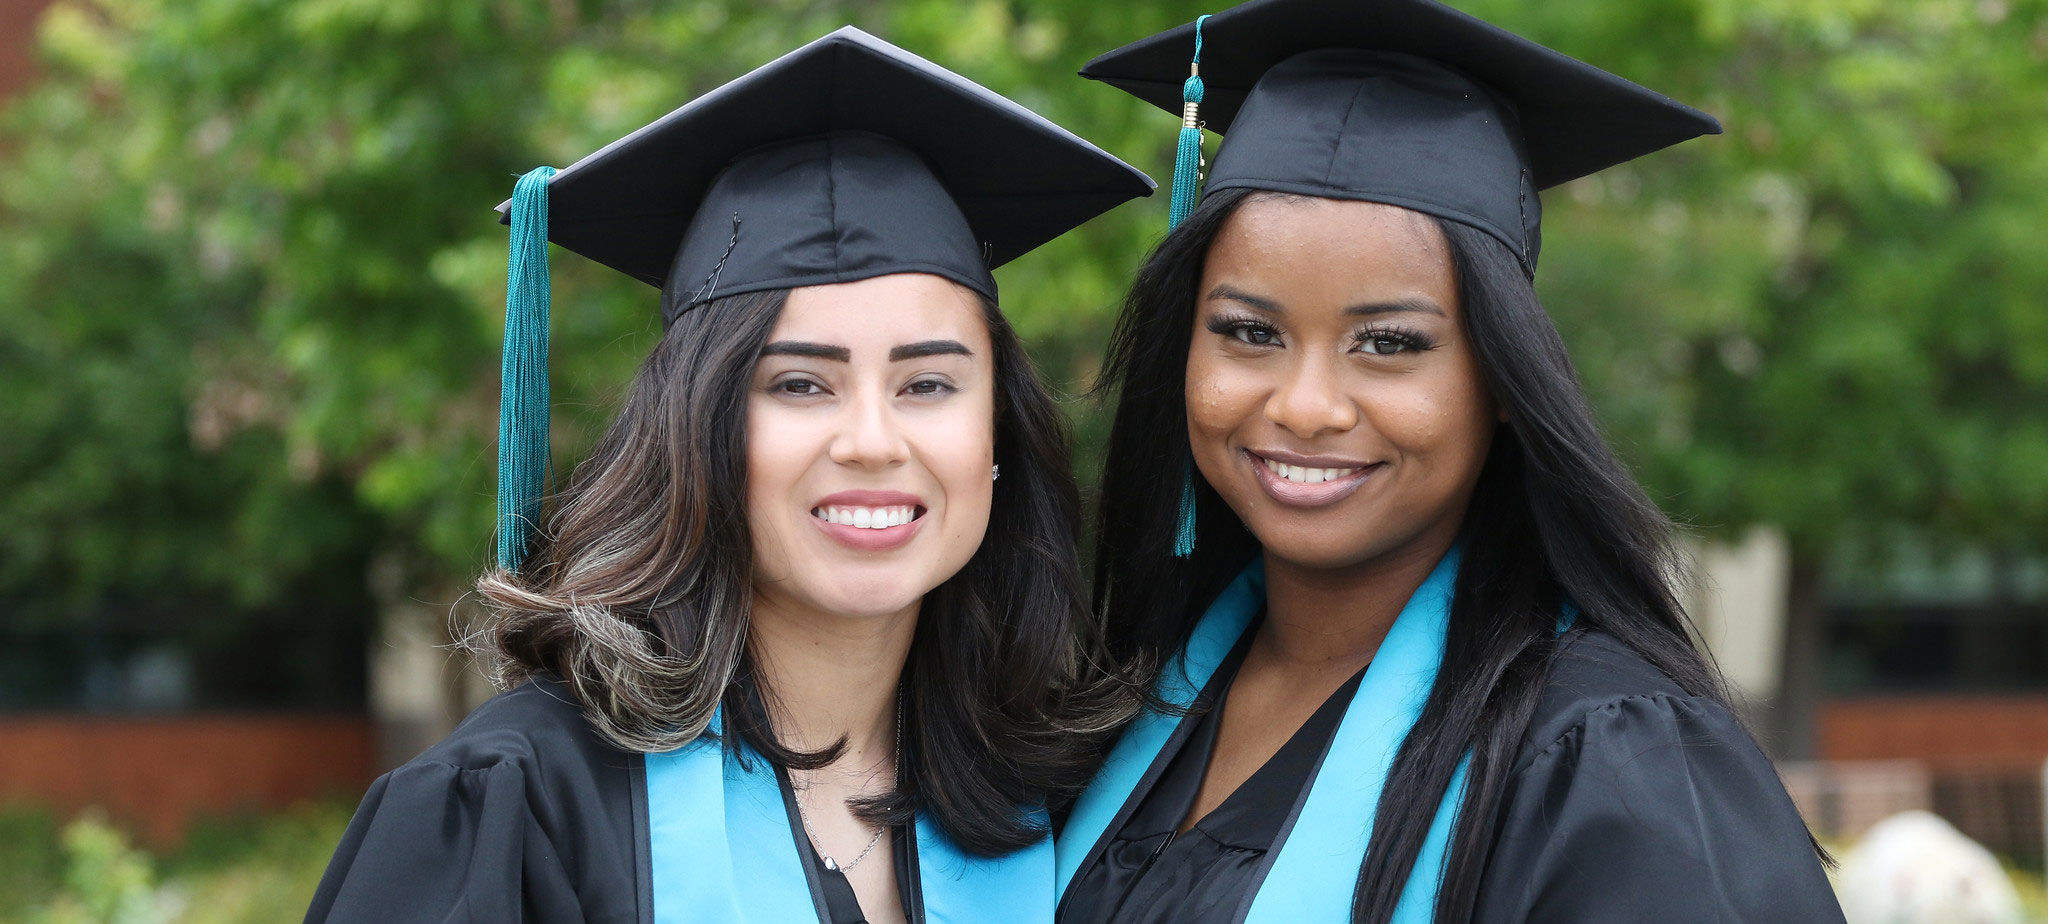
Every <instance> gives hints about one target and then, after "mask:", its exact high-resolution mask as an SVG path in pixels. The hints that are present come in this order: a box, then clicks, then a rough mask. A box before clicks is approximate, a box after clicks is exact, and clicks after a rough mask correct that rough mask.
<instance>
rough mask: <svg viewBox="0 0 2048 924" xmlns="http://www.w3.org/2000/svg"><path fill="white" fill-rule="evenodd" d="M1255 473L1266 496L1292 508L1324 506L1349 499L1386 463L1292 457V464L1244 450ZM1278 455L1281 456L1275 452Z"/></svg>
mask: <svg viewBox="0 0 2048 924" xmlns="http://www.w3.org/2000/svg"><path fill="white" fill-rule="evenodd" d="M1245 455H1246V456H1247V457H1249V458H1250V460H1251V462H1252V473H1253V475H1254V476H1256V477H1257V479H1258V482H1259V487H1261V488H1263V489H1265V492H1266V496H1268V497H1270V498H1272V499H1273V500H1275V501H1278V502H1279V503H1281V504H1285V505H1287V506H1289V507H1325V506H1329V505H1331V504H1334V503H1337V502H1338V501H1341V500H1343V499H1344V498H1347V497H1350V496H1351V494H1352V492H1354V491H1357V490H1358V489H1359V488H1360V487H1362V486H1363V485H1364V484H1365V482H1366V480H1367V479H1368V478H1370V477H1371V476H1372V473H1373V472H1376V471H1378V470H1379V469H1380V468H1382V467H1383V466H1384V465H1385V464H1386V463H1384V462H1371V463H1360V462H1349V463H1348V464H1347V462H1346V460H1339V459H1309V458H1303V457H1298V456H1292V455H1291V454H1290V458H1291V459H1292V461H1286V460H1282V459H1277V458H1273V457H1271V456H1267V455H1264V454H1261V453H1256V452H1252V451H1250V450H1246V451H1245ZM1275 455H1278V453H1275Z"/></svg>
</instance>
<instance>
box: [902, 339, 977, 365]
mask: <svg viewBox="0 0 2048 924" xmlns="http://www.w3.org/2000/svg"><path fill="white" fill-rule="evenodd" d="M946 355H958V356H973V355H974V351H973V350H970V349H968V348H967V344H964V343H961V342H960V341H958V340H919V341H918V342H916V343H906V344H904V345H902V346H899V347H895V348H893V349H891V350H890V351H889V361H890V362H892V363H894V362H902V361H903V360H906V359H922V358H924V357H926V356H946Z"/></svg>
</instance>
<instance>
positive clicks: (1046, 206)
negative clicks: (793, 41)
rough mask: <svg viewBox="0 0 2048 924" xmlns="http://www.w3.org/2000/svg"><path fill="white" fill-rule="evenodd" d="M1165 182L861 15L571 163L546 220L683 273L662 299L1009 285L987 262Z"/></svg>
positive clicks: (618, 255) (552, 192) (656, 280)
mask: <svg viewBox="0 0 2048 924" xmlns="http://www.w3.org/2000/svg"><path fill="white" fill-rule="evenodd" d="M1152 187H1153V184H1152V181H1151V180H1150V179H1148V178H1147V177H1146V176H1145V175H1144V174H1143V173H1142V172H1140V171H1138V170H1137V169H1136V168H1133V167H1131V166H1130V165H1128V164H1125V163H1123V162H1122V161H1120V160H1118V159H1116V158H1115V157H1112V156H1110V155H1109V154H1107V153H1105V152H1104V151H1102V150H1101V149H1100V148H1097V147H1096V146H1095V145H1092V144H1090V143H1088V142H1087V141H1085V140H1083V139H1081V138H1080V137H1078V136H1076V135H1074V134H1073V133H1071V132H1069V131H1067V130H1065V129H1063V128H1061V127H1059V126H1058V125H1055V124H1053V123H1052V122H1050V121H1048V120H1046V119H1045V118H1043V117H1041V116H1039V115H1037V114H1036V113H1033V112H1032V111H1031V110H1029V109H1026V108H1024V107H1023V106H1021V105H1019V104H1017V103H1015V102H1012V101H1011V100H1009V99H1007V98H1005V97H1003V96H1001V95H999V94H997V93H995V92H993V91H991V90H988V89H986V88H984V87H982V86H980V85H979V84H976V83H974V82H973V81H971V80H968V79H966V78H964V77H961V76H960V75H958V74H955V73H953V72H951V71H948V70H946V69H944V68H942V67H939V66H938V65H936V64H933V63H931V62H930V61H926V60H925V59H923V58H920V57H918V56H917V55H914V54H911V53H910V52H907V51H904V50H903V49H901V48H898V47H896V46H894V45H891V44H889V43H888V42H885V41H882V40H881V39H878V38H876V37H874V36H872V35H869V34H868V33H866V32H863V31H861V30H859V29H856V28H854V27H852V26H847V27H845V28H842V29H839V30H838V31H836V32H833V33H831V34H830V35H827V36H825V37H823V38H820V39H818V40H817V41H814V42H811V43H810V44H808V45H805V46H803V47H802V48H799V49H797V50H795V51H792V52H790V53H788V54H786V55H783V56H782V57H780V58H777V59H776V60H774V61H772V62H769V63H768V64H765V65H763V66H761V67H760V68H757V69H755V70H754V71H752V72H750V73H748V74H746V75H744V76H742V77H740V78H738V79H736V80H734V81H732V82H731V83H728V84H726V85H724V86H722V87H719V88H717V89H715V90H712V91H711V92H709V93H706V94H704V95H703V96H701V97H699V98H697V99H696V100H693V101H691V102H690V103H689V104H687V105H685V106H683V107H682V108H679V109H677V110H675V111H673V112H670V113H669V114H668V115H665V116H663V117H661V118H660V119H657V120H656V121H654V122H653V123H652V124H649V125H647V126H646V127H644V128H641V129H639V130H638V131H635V132H633V133H632V134H630V135H627V136H626V137H624V138H621V139H619V140H618V141H615V142H612V143H611V144H609V145H606V146H605V147H604V148H603V149H602V150H600V151H598V152H597V153H595V154H591V155H590V156H588V157H585V158H583V159H582V160H579V161H577V162H576V163H575V164H572V165H570V166H569V167H568V168H566V169H564V170H562V171H561V172H560V173H557V174H556V175H555V176H554V178H553V179H552V180H551V181H549V184H548V200H549V209H548V213H549V214H548V230H549V234H548V239H549V240H551V241H553V242H554V243H556V244H559V245H561V246H563V247H566V248H568V249H570V250H572V251H575V252H576V253H579V254H582V255H583V256H586V257H589V258H590V259H592V260H595V261H597V262H599V263H602V264H605V265H606V266H610V267H612V268H614V269H617V270H619V271H620V272H622V273H625V274H626V275H629V276H632V277H634V278H635V279H639V280H642V281H644V282H648V283H651V284H653V285H656V286H663V285H665V284H667V283H668V281H669V279H670V277H671V275H677V276H678V278H677V279H676V283H675V285H672V286H668V297H667V299H666V300H665V301H666V304H664V306H663V309H664V312H665V315H664V316H665V318H667V317H672V316H673V314H674V313H675V312H678V311H682V310H686V309H688V308H690V307H694V306H695V305H697V304H701V303H702V302H704V301H706V300H709V299H711V298H715V297H718V296H724V295H734V294H738V293H741V292H748V291H756V290H761V289H769V288H783V287H794V286H803V285H818V284H823V283H831V282H845V281H850V280H854V279H862V278H866V277H870V276H879V275H885V274H888V273H894V272H929V273H935V274H937V275H940V276H944V277H946V278H949V279H952V280H954V281H956V282H959V283H960V284H962V285H965V286H967V287H969V288H971V289H974V290H975V291H978V292H980V293H982V294H983V295H986V296H989V297H990V298H993V297H994V296H995V282H994V280H993V278H992V277H991V276H990V275H989V270H990V269H992V268H993V267H996V266H1000V265H1002V264H1003V263H1005V262H1008V261H1009V260H1011V259H1014V258H1016V257H1018V256H1020V255H1022V254H1024V253H1027V252H1029V251H1030V250H1032V249H1033V248H1035V247H1037V246H1039V245H1040V244H1043V243H1045V242H1046V241H1049V240H1051V239H1053V238H1055V237H1058V236H1059V235H1061V234H1063V233H1065V232H1066V231H1068V230H1070V229H1072V228H1073V227H1075V226H1077V225H1079V224H1081V223H1083V222H1085V221H1087V220H1088V219H1090V218H1093V217H1095V216H1096V215H1098V214H1101V213H1102V212H1105V211H1107V210H1109V209H1110V208H1112V207H1114V206H1116V205H1117V204H1118V203H1121V202H1124V201H1126V200H1129V199H1132V198H1134V197H1138V196H1144V195H1149V194H1150V193H1151V191H1152ZM510 205H511V203H510V202H509V201H508V202H506V203H505V204H502V205H500V206H499V210H500V211H508V210H509V208H510Z"/></svg>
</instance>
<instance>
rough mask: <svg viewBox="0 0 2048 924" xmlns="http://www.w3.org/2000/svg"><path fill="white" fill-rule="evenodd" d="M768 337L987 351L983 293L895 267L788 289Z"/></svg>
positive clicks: (858, 345) (854, 345)
mask: <svg viewBox="0 0 2048 924" xmlns="http://www.w3.org/2000/svg"><path fill="white" fill-rule="evenodd" d="M769 339H770V340H806V341H813V342H819V343H832V344H837V345H840V346H847V347H851V348H853V350H854V352H855V354H856V355H858V354H859V353H860V351H861V350H860V348H861V347H862V346H864V345H872V346H878V347H880V348H882V349H884V350H886V349H887V348H889V347H892V346H896V345H898V344H902V343H909V342H913V341H918V340H958V341H960V342H961V343H964V344H966V345H967V347H968V348H969V349H972V350H974V351H975V353H977V354H980V355H986V354H987V350H986V346H987V344H988V342H989V341H988V326H987V325H986V324H985V323H984V322H983V320H982V306H981V297H980V296H978V295H976V294H975V293H974V292H973V291H971V290H969V289H968V288H967V287H966V286H963V285H960V284H959V283H956V282H953V281H952V280H950V279H946V278H944V277H941V276H933V275H930V274H926V273H893V274H890V275H887V276H874V277H871V278H868V279H860V280H856V281H853V282H840V283H832V284H830V285H820V286H803V287H801V288H797V289H792V290H790V293H789V300H788V301H787V302H786V303H785V304H784V305H783V308H782V315H781V316H780V317H779V318H777V320H776V322H775V330H774V331H773V332H772V333H770V334H769Z"/></svg>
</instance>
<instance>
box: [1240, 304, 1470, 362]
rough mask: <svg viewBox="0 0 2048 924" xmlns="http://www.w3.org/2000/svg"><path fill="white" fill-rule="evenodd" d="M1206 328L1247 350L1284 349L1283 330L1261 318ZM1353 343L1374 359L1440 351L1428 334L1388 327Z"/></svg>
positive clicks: (1362, 332)
mask: <svg viewBox="0 0 2048 924" xmlns="http://www.w3.org/2000/svg"><path fill="white" fill-rule="evenodd" d="M1203 326H1204V327H1205V328H1207V329H1208V331H1209V332H1210V333H1212V334H1216V335H1218V336H1221V337H1228V338H1230V339H1231V340H1234V341H1236V342H1238V343H1241V344H1244V345H1246V346H1254V347H1264V346H1281V345H1283V344H1282V343H1281V340H1280V335H1281V331H1280V329H1279V328H1277V327H1275V326H1273V325H1272V324H1270V323H1268V322H1267V321H1265V320H1263V319H1261V318H1256V317H1250V316H1244V315H1229V314H1218V315H1213V316H1211V317H1210V318H1209V319H1208V320H1207V321H1206V322H1204V323H1203ZM1351 342H1352V344H1353V345H1354V347H1356V348H1358V351H1359V352H1362V353H1367V354H1370V355H1374V356H1391V355H1394V354H1397V353H1405V352H1411V351H1412V352H1422V351H1426V350H1433V349H1436V347H1437V341H1436V338H1435V337H1432V336H1430V335H1429V334H1428V333H1426V332H1423V331H1420V330H1415V329H1412V328H1406V327H1402V326H1400V325H1395V324H1386V323H1375V324H1372V325H1371V326H1368V327H1362V328H1360V329H1358V330H1356V331H1354V332H1352V334H1351Z"/></svg>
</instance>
